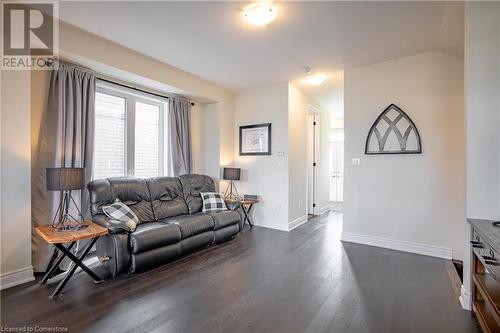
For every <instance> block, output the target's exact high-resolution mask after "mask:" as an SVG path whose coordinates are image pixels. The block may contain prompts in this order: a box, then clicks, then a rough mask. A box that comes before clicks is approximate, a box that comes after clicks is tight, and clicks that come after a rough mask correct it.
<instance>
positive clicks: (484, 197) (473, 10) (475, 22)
mask: <svg viewBox="0 0 500 333" xmlns="http://www.w3.org/2000/svg"><path fill="white" fill-rule="evenodd" d="M464 62H465V112H466V123H467V217H471V218H485V219H495V220H496V219H499V218H500V134H499V131H498V128H499V125H500V4H499V3H498V2H467V4H466V11H465V57H464ZM469 240H470V229H469V228H467V233H466V235H465V237H464V239H463V242H464V243H463V244H464V245H463V247H464V249H465V251H467V252H468V253H470V243H469ZM470 271H471V258H470V255H466V256H465V257H464V281H463V287H462V292H461V297H460V300H461V302H462V306H463V307H464V308H465V309H469V310H470V309H471V296H470V295H471V281H470Z"/></svg>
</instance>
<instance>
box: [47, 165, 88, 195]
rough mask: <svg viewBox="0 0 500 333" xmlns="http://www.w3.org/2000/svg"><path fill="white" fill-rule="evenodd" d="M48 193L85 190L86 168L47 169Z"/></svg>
mask: <svg viewBox="0 0 500 333" xmlns="http://www.w3.org/2000/svg"><path fill="white" fill-rule="evenodd" d="M46 181H47V191H69V190H81V189H83V188H85V168H47V179H46Z"/></svg>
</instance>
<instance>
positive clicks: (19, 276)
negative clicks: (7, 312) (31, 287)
mask: <svg viewBox="0 0 500 333" xmlns="http://www.w3.org/2000/svg"><path fill="white" fill-rule="evenodd" d="M34 279H35V277H34V276H33V266H29V267H26V268H21V269H18V270H17V271H13V272H8V273H4V274H2V275H1V276H0V290H2V289H7V288H10V287H14V286H17V285H19V284H23V283H26V282H30V281H33V280H34Z"/></svg>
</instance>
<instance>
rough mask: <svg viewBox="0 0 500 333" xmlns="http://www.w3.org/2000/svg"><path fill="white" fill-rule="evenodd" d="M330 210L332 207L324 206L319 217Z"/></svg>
mask: <svg viewBox="0 0 500 333" xmlns="http://www.w3.org/2000/svg"><path fill="white" fill-rule="evenodd" d="M329 210H330V205H326V206H323V207H321V208H320V209H319V215H322V214H324V213H326V212H328V211H329Z"/></svg>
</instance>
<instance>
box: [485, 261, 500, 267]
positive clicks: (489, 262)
mask: <svg viewBox="0 0 500 333" xmlns="http://www.w3.org/2000/svg"><path fill="white" fill-rule="evenodd" d="M484 263H485V264H486V265H490V266H498V262H497V261H494V260H485V261H484Z"/></svg>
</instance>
